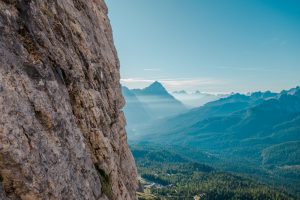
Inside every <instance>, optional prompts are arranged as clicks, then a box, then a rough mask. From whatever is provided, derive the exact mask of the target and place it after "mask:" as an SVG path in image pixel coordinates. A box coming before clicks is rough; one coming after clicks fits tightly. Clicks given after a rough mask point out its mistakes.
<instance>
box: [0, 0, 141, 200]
mask: <svg viewBox="0 0 300 200" xmlns="http://www.w3.org/2000/svg"><path fill="white" fill-rule="evenodd" d="M119 79H120V75H119V61H118V58H117V54H116V50H115V47H114V45H113V39H112V31H111V27H110V24H109V20H108V17H107V8H106V6H105V4H104V2H103V0H93V1H85V0H63V1H59V0H52V1H50V0H47V1H46V0H0V182H1V183H0V199H24V200H34V199H89V200H92V199H120V200H121V199H122V200H123V199H135V189H136V187H137V175H136V168H135V164H134V160H133V158H132V155H131V153H130V151H129V149H128V146H127V137H126V132H125V129H124V125H125V119H124V115H123V113H122V112H121V108H122V107H123V106H124V100H123V97H122V95H121V88H120V84H119Z"/></svg>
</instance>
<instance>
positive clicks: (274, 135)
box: [137, 87, 300, 192]
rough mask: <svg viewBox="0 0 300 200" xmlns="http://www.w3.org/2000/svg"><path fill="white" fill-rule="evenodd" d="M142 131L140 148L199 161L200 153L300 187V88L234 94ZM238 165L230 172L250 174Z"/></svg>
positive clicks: (166, 119) (157, 122) (149, 126)
mask: <svg viewBox="0 0 300 200" xmlns="http://www.w3.org/2000/svg"><path fill="white" fill-rule="evenodd" d="M137 132H138V133H139V134H140V138H139V139H138V142H139V143H143V142H147V143H148V144H149V143H152V144H160V145H162V146H165V145H168V146H169V145H171V146H172V145H173V146H181V147H186V148H190V149H192V150H191V152H190V153H189V155H188V156H190V157H193V158H196V159H197V154H198V153H197V152H198V151H204V152H208V153H210V154H212V155H215V156H217V157H218V158H219V159H223V160H226V159H228V158H230V159H237V160H241V162H242V163H243V162H244V163H247V162H249V163H250V164H249V165H248V166H247V168H248V167H249V166H251V165H253V166H255V167H254V168H255V169H256V170H255V171H256V172H258V171H259V170H261V171H264V172H265V173H266V174H267V175H266V176H274V173H276V174H277V175H276V176H278V177H280V181H281V180H282V181H283V182H284V181H286V182H289V183H294V185H297V186H300V183H299V178H300V145H299V143H300V88H299V87H296V88H292V89H290V90H287V91H282V92H281V93H272V92H269V91H268V92H255V93H252V94H250V95H243V94H233V95H230V96H228V97H226V98H221V99H219V100H216V101H213V102H209V103H207V104H205V105H204V106H201V107H198V108H195V109H192V110H190V111H188V112H186V113H183V114H180V115H177V116H173V117H169V118H165V119H162V120H160V121H156V122H155V123H153V124H151V125H148V126H145V127H143V128H140V129H138V130H137ZM193 151H194V152H195V154H194V155H193V153H192V152H193ZM237 165H240V164H239V163H237ZM237 165H236V166H235V167H232V166H231V169H230V170H233V171H234V170H240V171H239V172H245V171H246V170H245V169H241V168H240V166H237ZM254 168H252V169H254ZM257 169H259V170H257ZM243 170H244V171H243ZM247 170H248V169H247ZM250 171H251V170H250ZM251 174H252V175H253V174H255V173H253V171H251ZM280 181H279V182H280ZM299 188H300V187H299ZM297 192H300V190H298V191H297Z"/></svg>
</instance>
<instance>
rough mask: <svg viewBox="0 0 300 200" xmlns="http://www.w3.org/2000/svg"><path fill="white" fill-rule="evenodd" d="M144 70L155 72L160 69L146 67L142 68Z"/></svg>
mask: <svg viewBox="0 0 300 200" xmlns="http://www.w3.org/2000/svg"><path fill="white" fill-rule="evenodd" d="M144 71H155V72H157V71H161V69H159V68H146V69H144Z"/></svg>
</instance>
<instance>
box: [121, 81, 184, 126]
mask: <svg viewBox="0 0 300 200" xmlns="http://www.w3.org/2000/svg"><path fill="white" fill-rule="evenodd" d="M122 91H123V96H124V98H125V101H126V105H125V107H124V113H125V116H126V119H127V124H128V126H129V127H135V126H139V125H141V124H145V123H149V122H150V121H153V120H157V119H161V118H165V117H169V116H174V115H177V114H180V113H184V112H186V111H187V110H188V109H187V108H186V107H185V106H184V105H183V104H182V103H181V102H180V101H178V100H177V99H175V98H174V97H173V96H172V95H171V94H169V93H168V91H167V90H166V89H165V88H164V87H163V85H162V84H161V83H159V82H157V81H156V82H154V83H152V84H151V85H149V86H148V87H146V88H144V89H132V90H130V89H128V88H127V87H125V86H123V87H122Z"/></svg>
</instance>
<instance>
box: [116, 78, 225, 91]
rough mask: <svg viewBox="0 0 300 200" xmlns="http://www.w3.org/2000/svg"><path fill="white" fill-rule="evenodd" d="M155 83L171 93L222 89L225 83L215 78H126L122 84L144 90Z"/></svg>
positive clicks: (122, 80)
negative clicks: (160, 84) (157, 82)
mask: <svg viewBox="0 0 300 200" xmlns="http://www.w3.org/2000/svg"><path fill="white" fill-rule="evenodd" d="M154 81H159V82H160V83H162V84H163V85H164V86H165V87H166V88H167V89H168V90H169V91H174V90H183V89H184V90H187V91H195V90H202V91H209V90H212V89H213V88H220V86H221V85H224V83H225V82H224V81H221V80H217V79H213V78H174V79H158V80H156V79H143V78H124V79H121V83H122V84H123V85H125V86H127V87H129V88H144V87H146V86H148V85H150V84H151V83H153V82H154Z"/></svg>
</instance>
